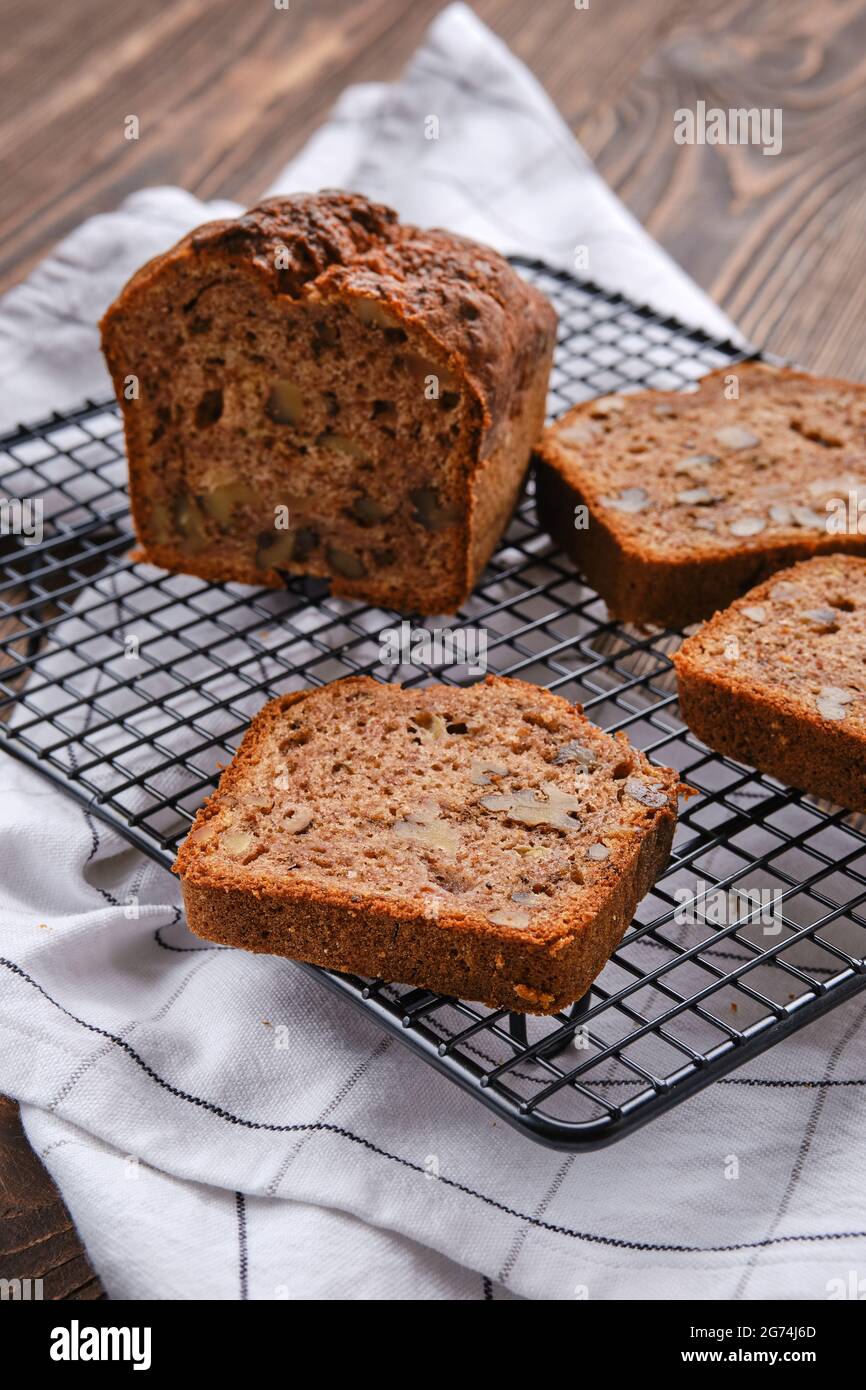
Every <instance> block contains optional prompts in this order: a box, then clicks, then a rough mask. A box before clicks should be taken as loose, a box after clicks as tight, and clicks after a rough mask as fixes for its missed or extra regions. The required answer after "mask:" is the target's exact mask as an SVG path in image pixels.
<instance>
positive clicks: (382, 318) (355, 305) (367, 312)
mask: <svg viewBox="0 0 866 1390" xmlns="http://www.w3.org/2000/svg"><path fill="white" fill-rule="evenodd" d="M351 308H352V312H353V314H356V315H357V317H358V318H359V319H360V320H361V322H362V323H366V324H367V326H368V327H369V328H399V327H400V320H399V319H398V318H397V317H396V316H395V315H394V314H392V313H391V311H390V309H387V308H386V307H385V305H384V304H382V303H381V302H380V301H379V300H378V299H353V300H351Z"/></svg>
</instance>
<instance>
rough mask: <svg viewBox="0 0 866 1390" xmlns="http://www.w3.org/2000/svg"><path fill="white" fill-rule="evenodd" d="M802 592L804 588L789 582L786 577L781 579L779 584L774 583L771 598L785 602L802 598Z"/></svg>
mask: <svg viewBox="0 0 866 1390" xmlns="http://www.w3.org/2000/svg"><path fill="white" fill-rule="evenodd" d="M802 592H803V591H802V589H799V588H798V587H797V585H796V584H789V583H788V581H787V580H786V579H780V580H779V582H778V584H774V585H773V587H772V589H771V590H770V598H771V599H773V601H774V602H775V603H785V602H786V601H788V600H790V599H796V598H800V597H801V596H802Z"/></svg>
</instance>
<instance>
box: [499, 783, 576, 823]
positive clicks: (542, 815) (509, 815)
mask: <svg viewBox="0 0 866 1390" xmlns="http://www.w3.org/2000/svg"><path fill="white" fill-rule="evenodd" d="M545 790H546V793H547V800H546V801H542V800H540V799H539V796H538V792H536V791H532V790H530V789H526V790H521V791H514V792H497V793H496V794H495V795H494V796H483V797H482V798H481V805H482V806H483V807H484V809H485V810H486V811H504V812H505V815H506V820H514V821H519V822H520V824H521V825H533V826H538V825H549V826H552V827H553V829H554V830H569V831H571V830H579V829H580V821H579V820H578V819H577V816H575V815H573V814H572V815H570V814H569V812H575V811H579V810H580V809H581V802H580V801H579V800H578V799H577V797H576V796H570V795H569V793H568V792H563V791H560V790H559V788H558V787H547V788H545Z"/></svg>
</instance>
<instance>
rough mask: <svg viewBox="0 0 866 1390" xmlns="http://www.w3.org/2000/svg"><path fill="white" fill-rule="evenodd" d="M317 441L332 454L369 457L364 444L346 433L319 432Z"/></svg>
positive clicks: (357, 457) (358, 457)
mask: <svg viewBox="0 0 866 1390" xmlns="http://www.w3.org/2000/svg"><path fill="white" fill-rule="evenodd" d="M318 443H319V444H320V445H321V447H322V448H323V449H329V450H330V451H331V453H333V454H350V455H351V456H352V458H356V459H367V460H369V457H370V455H369V454H368V452H367V450H366V449H365V448H364V446H363V445H362V444H359V443H358V441H357V439H350V437H349V435H347V434H320V435H319V438H318Z"/></svg>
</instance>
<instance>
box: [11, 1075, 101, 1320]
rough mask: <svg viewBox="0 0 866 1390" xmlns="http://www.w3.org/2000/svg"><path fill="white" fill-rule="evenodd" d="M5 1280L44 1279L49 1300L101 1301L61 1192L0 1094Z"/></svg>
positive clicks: (91, 1270) (97, 1286)
mask: <svg viewBox="0 0 866 1390" xmlns="http://www.w3.org/2000/svg"><path fill="white" fill-rule="evenodd" d="M0 1278H2V1279H41V1280H42V1294H43V1297H44V1298H46V1299H70V1298H71V1299H90V1298H101V1297H102V1296H103V1295H102V1287H101V1285H100V1283H99V1280H98V1279H97V1278H96V1275H95V1274H94V1272H93V1269H92V1268H91V1265H90V1262H89V1260H88V1258H87V1256H86V1254H85V1253H84V1250H83V1248H82V1245H81V1241H80V1240H79V1239H78V1236H77V1234H76V1232H75V1229H74V1227H73V1225H72V1223H71V1221H70V1220H69V1215H68V1213H67V1211H66V1208H65V1207H64V1205H63V1203H62V1201H61V1200H60V1197H59V1195H58V1192H57V1189H56V1188H55V1186H54V1184H53V1183H52V1181H51V1179H50V1178H49V1176H48V1174H47V1173H46V1171H45V1169H44V1168H43V1167H42V1164H41V1163H40V1162H39V1159H38V1158H37V1157H36V1155H35V1154H34V1153H33V1150H32V1149H31V1148H30V1146H29V1144H28V1143H27V1140H26V1138H25V1137H24V1131H23V1129H22V1128H21V1120H20V1118H19V1115H18V1107H17V1106H16V1105H14V1104H13V1103H12V1101H10V1100H6V1099H5V1098H4V1097H2V1096H0Z"/></svg>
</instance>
